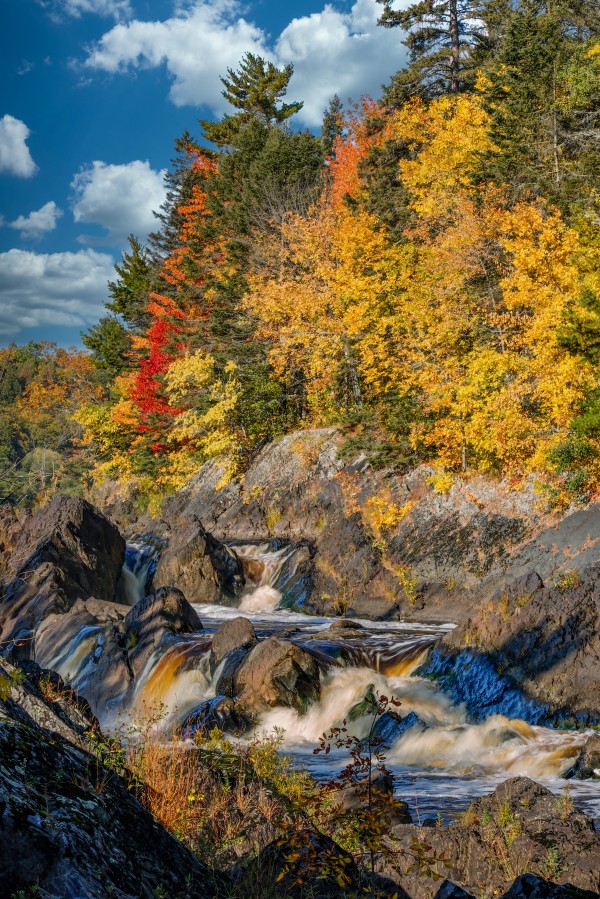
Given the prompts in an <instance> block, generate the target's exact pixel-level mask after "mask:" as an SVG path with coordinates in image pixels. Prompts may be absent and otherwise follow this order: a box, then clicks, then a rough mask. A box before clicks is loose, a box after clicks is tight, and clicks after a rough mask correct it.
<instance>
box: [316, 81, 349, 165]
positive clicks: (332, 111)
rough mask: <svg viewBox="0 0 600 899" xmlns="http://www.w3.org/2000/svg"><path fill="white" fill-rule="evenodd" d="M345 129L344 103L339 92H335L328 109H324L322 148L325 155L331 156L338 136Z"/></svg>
mask: <svg viewBox="0 0 600 899" xmlns="http://www.w3.org/2000/svg"><path fill="white" fill-rule="evenodd" d="M343 131H344V104H343V103H342V101H341V100H340V98H339V97H338V95H337V94H334V95H333V97H332V98H331V100H330V101H329V104H328V106H327V109H324V110H323V123H322V125H321V148H322V150H323V155H324V156H331V153H332V151H333V146H334V144H335V141H336V138H338V137H339V136H340V135H341V134H342V133H343Z"/></svg>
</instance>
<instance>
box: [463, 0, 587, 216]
mask: <svg viewBox="0 0 600 899" xmlns="http://www.w3.org/2000/svg"><path fill="white" fill-rule="evenodd" d="M597 20H598V14H597V12H596V13H593V11H592V9H591V7H590V6H589V4H588V3H587V2H585V0H582V2H580V3H576V4H574V3H571V2H569V0H556V2H552V3H548V2H544V0H522V2H521V3H520V5H519V7H518V9H517V10H516V11H515V12H514V13H513V15H512V16H511V19H510V21H509V24H508V28H507V29H506V33H505V35H504V37H503V40H502V42H501V45H500V49H499V51H498V53H497V56H496V59H495V63H494V66H493V67H492V69H491V70H490V71H489V72H488V77H489V81H488V83H487V86H486V88H485V90H484V96H485V101H486V108H487V110H488V112H489V114H490V136H491V139H492V144H493V146H492V147H491V148H490V149H489V150H488V151H487V152H486V153H485V154H484V155H483V157H482V161H481V165H480V167H479V169H478V176H479V177H481V178H484V179H486V180H489V179H490V178H492V179H493V180H494V181H495V182H496V183H497V184H504V185H507V187H508V189H509V193H510V195H511V196H512V198H513V199H520V198H523V197H526V196H543V197H546V198H547V199H550V200H551V201H553V202H556V203H558V204H559V205H560V207H561V209H562V210H563V211H564V212H568V211H569V210H570V209H573V208H576V209H581V208H582V207H585V206H589V205H590V204H593V203H594V202H595V200H594V196H595V192H596V191H597V190H598V187H599V186H600V177H599V174H598V173H599V171H600V150H599V145H600V52H599V51H598V38H597V34H598V32H597V27H598V22H597ZM583 183H585V184H586V190H585V191H582V190H581V185H582V184H583Z"/></svg>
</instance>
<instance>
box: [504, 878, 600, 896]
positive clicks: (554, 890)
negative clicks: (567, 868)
mask: <svg viewBox="0 0 600 899" xmlns="http://www.w3.org/2000/svg"><path fill="white" fill-rule="evenodd" d="M597 896H598V893H591V892H590V891H589V890H579V889H577V887H574V886H573V885H572V884H570V883H562V884H560V883H552V882H551V881H550V880H544V879H543V878H541V877H536V875H535V874H522V875H521V876H520V877H517V879H516V880H515V882H514V883H513V885H512V886H511V888H510V889H509V890H508V892H506V893H505V894H504V896H502V899H597Z"/></svg>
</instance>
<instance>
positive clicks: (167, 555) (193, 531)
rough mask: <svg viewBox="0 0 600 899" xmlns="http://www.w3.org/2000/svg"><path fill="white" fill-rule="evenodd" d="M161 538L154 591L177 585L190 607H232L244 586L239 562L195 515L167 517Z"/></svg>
mask: <svg viewBox="0 0 600 899" xmlns="http://www.w3.org/2000/svg"><path fill="white" fill-rule="evenodd" d="M161 536H163V537H164V538H165V539H166V543H167V545H166V547H165V548H164V549H163V550H162V552H161V554H160V558H159V560H158V563H157V566H156V572H155V574H154V581H153V584H154V587H155V588H157V587H164V586H169V585H172V584H176V585H177V586H178V587H179V589H180V590H182V591H183V592H184V593H185V595H186V597H187V598H188V600H189V601H190V602H192V603H214V602H225V603H231V604H234V603H235V601H236V600H237V598H238V597H239V596H240V595H241V593H242V590H243V589H244V585H245V577H244V572H243V569H242V565H241V562H240V561H239V559H238V558H237V557H236V556H235V554H234V553H233V552H232V551H231V550H230V549H229V548H228V547H227V546H225V544H224V543H221V542H220V541H219V540H216V539H215V538H214V537H213V535H212V534H210V533H208V532H207V531H206V530H205V529H204V528H203V526H202V524H201V523H200V522H199V520H198V518H197V517H196V516H195V515H192V516H191V517H190V518H184V517H177V518H171V516H169V519H168V524H167V526H166V528H165V530H163V531H162V534H161Z"/></svg>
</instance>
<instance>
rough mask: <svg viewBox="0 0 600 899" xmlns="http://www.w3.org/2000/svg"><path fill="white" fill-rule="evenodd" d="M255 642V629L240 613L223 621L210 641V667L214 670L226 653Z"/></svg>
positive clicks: (252, 644)
mask: <svg viewBox="0 0 600 899" xmlns="http://www.w3.org/2000/svg"><path fill="white" fill-rule="evenodd" d="M256 642H257V640H256V631H255V630H254V626H253V624H252V622H251V621H249V620H248V619H247V618H244V617H243V616H242V615H240V616H238V617H237V618H232V619H230V620H229V621H224V622H223V624H222V625H221V626H220V627H218V628H217V630H216V631H215V635H214V637H213V641H212V649H211V654H210V667H211V670H212V671H213V672H214V671H215V670H216V669H217V668H218V667H219V665H220V664H221V662H222V661H223V659H224V658H225V656H226V655H228V654H229V653H230V652H231V651H232V650H234V649H238V648H240V647H249V646H254V644H255V643H256Z"/></svg>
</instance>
